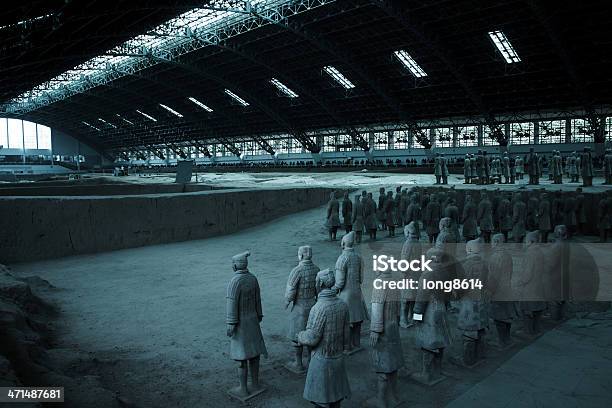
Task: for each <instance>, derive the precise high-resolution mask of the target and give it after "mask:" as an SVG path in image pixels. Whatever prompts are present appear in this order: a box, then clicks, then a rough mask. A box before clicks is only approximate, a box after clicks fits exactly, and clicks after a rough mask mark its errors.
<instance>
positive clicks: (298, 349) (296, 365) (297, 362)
mask: <svg viewBox="0 0 612 408" xmlns="http://www.w3.org/2000/svg"><path fill="white" fill-rule="evenodd" d="M303 351H304V347H303V346H299V345H298V344H297V343H293V352H294V357H295V359H294V361H292V362H289V363H287V365H288V366H289V367H291V368H292V369H293V370H295V371H296V372H304V371H305V368H304V364H303V362H302V354H303Z"/></svg>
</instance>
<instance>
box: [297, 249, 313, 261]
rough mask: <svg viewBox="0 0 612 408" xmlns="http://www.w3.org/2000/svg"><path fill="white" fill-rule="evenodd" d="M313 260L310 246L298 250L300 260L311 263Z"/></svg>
mask: <svg viewBox="0 0 612 408" xmlns="http://www.w3.org/2000/svg"><path fill="white" fill-rule="evenodd" d="M311 259H312V248H311V247H310V245H304V246H301V247H299V248H298V260H299V261H309V260H311Z"/></svg>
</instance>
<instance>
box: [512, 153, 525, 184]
mask: <svg viewBox="0 0 612 408" xmlns="http://www.w3.org/2000/svg"><path fill="white" fill-rule="evenodd" d="M514 163H515V170H514V171H515V172H516V178H517V179H518V180H522V179H523V174H524V173H525V167H524V164H523V163H524V162H523V158H522V157H521V156H516V159H515V162H514Z"/></svg>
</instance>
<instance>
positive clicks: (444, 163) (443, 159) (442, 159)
mask: <svg viewBox="0 0 612 408" xmlns="http://www.w3.org/2000/svg"><path fill="white" fill-rule="evenodd" d="M447 164H448V160H447V159H446V157H444V153H441V154H440V166H441V167H442V184H448V165H447Z"/></svg>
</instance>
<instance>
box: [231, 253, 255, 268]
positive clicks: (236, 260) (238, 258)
mask: <svg viewBox="0 0 612 408" xmlns="http://www.w3.org/2000/svg"><path fill="white" fill-rule="evenodd" d="M250 255H251V253H250V252H249V251H245V252H243V253H241V254H238V255H234V256H232V266H233V268H234V271H243V270H245V269H246V268H247V266H248V265H249V260H248V259H247V258H248V257H249V256H250Z"/></svg>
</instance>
